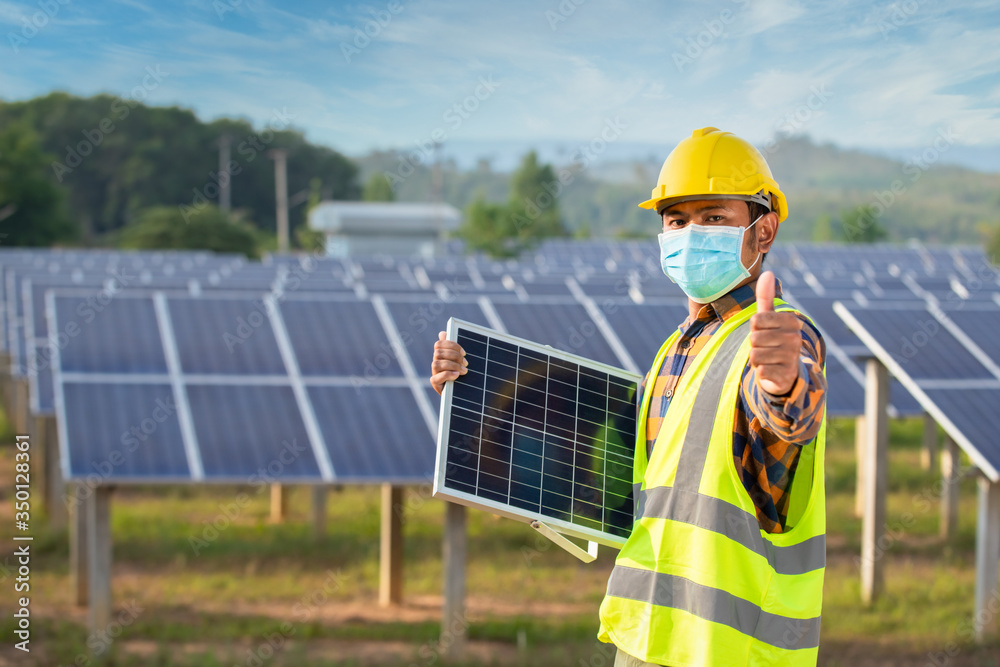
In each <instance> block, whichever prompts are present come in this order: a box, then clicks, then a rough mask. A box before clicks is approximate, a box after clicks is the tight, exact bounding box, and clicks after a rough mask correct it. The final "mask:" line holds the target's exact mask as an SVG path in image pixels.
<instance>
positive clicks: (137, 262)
mask: <svg viewBox="0 0 1000 667" xmlns="http://www.w3.org/2000/svg"><path fill="white" fill-rule="evenodd" d="M767 267H768V268H772V269H774V270H775V271H776V273H777V274H778V277H779V279H780V280H781V281H782V283H783V286H784V292H785V297H786V298H787V299H788V300H790V301H792V302H793V303H796V304H799V305H800V307H802V309H803V310H805V311H806V312H807V313H808V314H810V315H811V316H812V317H813V318H814V320H815V321H816V323H817V324H818V325H819V327H820V329H821V330H822V331H823V333H824V338H825V340H826V342H827V346H828V355H827V358H828V368H827V375H828V379H829V384H830V393H829V396H828V410H829V412H830V414H833V415H857V414H861V412H862V408H863V406H862V400H863V398H862V397H863V386H862V381H863V369H862V367H861V362H860V359H861V358H863V357H865V356H868V355H870V354H871V352H870V351H869V350H868V346H867V345H866V344H865V343H864V342H862V341H861V340H860V339H859V338H858V336H857V335H856V334H854V333H852V332H851V331H850V330H849V329H848V328H847V327H845V326H844V324H843V322H842V321H841V320H840V319H839V318H838V317H837V316H836V315H835V314H834V313H833V310H832V307H833V303H834V302H835V301H837V300H840V301H843V302H845V303H851V304H857V305H859V306H860V307H865V306H866V305H870V306H872V307H873V308H877V307H878V306H879V305H880V304H884V303H906V304H915V305H916V306H917V307H919V306H920V304H923V303H925V302H926V301H927V300H928V299H937V300H938V301H939V302H940V303H942V304H944V306H955V307H956V308H957V307H958V306H964V307H966V312H971V310H972V306H975V307H976V308H983V309H987V308H992V307H994V306H996V305H997V304H998V303H1000V296H998V294H1000V280H998V276H997V272H996V270H995V269H994V268H992V267H990V266H989V264H988V262H987V261H986V259H985V257H984V256H983V254H982V252H981V251H980V250H978V249H973V248H925V247H921V246H914V247H907V248H899V247H888V246H871V247H849V248H847V247H831V246H814V245H794V246H791V245H787V246H785V247H784V248H781V247H778V248H775V249H774V250H772V252H771V253H769V256H768V258H767ZM0 271H2V274H3V275H2V278H3V280H2V289H0V296H2V299H3V302H2V304H0V319H2V322H0V346H2V348H3V349H4V350H6V351H7V353H8V354H9V355H10V359H11V368H10V370H11V373H12V375H14V376H15V377H19V378H24V379H25V380H26V381H27V382H28V384H29V387H30V391H31V409H32V411H33V412H34V413H36V414H46V413H48V412H50V411H51V410H52V409H54V407H55V406H56V404H57V402H58V401H56V400H55V397H56V396H57V394H58V385H59V384H60V383H59V382H56V383H53V379H54V377H55V376H54V374H53V370H56V371H57V373H56V375H58V374H59V373H62V371H65V376H64V377H63V379H62V380H61V383H62V385H64V387H63V389H68V391H63V399H62V400H63V405H64V409H65V414H64V415H62V416H63V417H64V418H65V419H64V420H63V421H66V420H70V419H76V418H79V419H81V420H85V416H86V415H89V416H90V417H91V418H92V417H93V415H100V416H101V420H103V421H105V422H107V423H108V424H109V425H107V426H104V427H99V426H93V427H91V428H92V429H98V428H108V429H110V430H109V431H108V432H107V433H104V432H96V431H95V432H88V431H85V430H84V431H80V432H81V433H88V436H87V441H88V442H89V443H90V444H87V445H81V447H84V449H83V450H81V451H85V452H86V453H87V454H86V456H84V458H82V459H81V458H80V457H79V456H77V457H76V458H74V459H72V461H71V460H70V457H69V454H72V453H73V452H75V451H76V450H75V445H73V444H72V442H70V443H68V444H66V445H64V447H68V448H69V449H71V450H72V452H71V451H67V452H66V453H67V456H66V457H64V458H65V462H66V463H67V464H68V465H70V467H71V470H70V472H71V474H73V475H82V474H85V472H86V471H87V470H88V466H89V469H90V470H91V471H92V469H93V466H94V464H95V463H97V464H100V460H98V461H90V460H84V459H86V458H87V457H90V458H93V455H98V454H102V455H105V456H108V455H110V453H109V452H108V450H107V447H109V446H116V443H118V444H117V446H120V443H121V440H122V437H123V434H124V433H126V432H129V430H130V429H131V428H132V426H135V425H136V424H139V425H140V426H141V423H142V420H144V419H147V418H149V415H150V413H151V411H152V410H153V409H155V405H156V400H157V399H161V398H163V396H170V397H172V399H173V400H175V401H176V400H177V399H178V398H179V397H181V395H182V394H183V395H186V396H187V402H188V404H189V405H190V411H189V412H188V416H186V417H184V420H179V419H178V420H177V423H176V425H175V426H167V425H166V422H164V424H162V425H161V424H157V427H156V434H155V437H154V436H152V435H151V436H149V438H150V439H151V441H155V442H159V441H161V440H163V441H167V440H169V441H170V444H169V445H163V447H164V448H165V450H164V451H165V452H166V451H169V452H171V453H170V454H169V456H168V455H167V454H166V453H164V454H163V456H165V457H167V459H168V460H164V461H160V460H159V459H155V460H154V459H151V460H150V462H149V463H148V464H146V463H143V464H140V463H139V460H138V458H137V457H140V456H142V454H139V453H137V452H139V451H141V448H136V449H135V452H133V453H131V456H132V457H133V462H132V463H131V464H130V465H131V466H133V468H134V469H133V468H128V466H124V465H122V466H118V467H116V468H115V470H114V471H113V474H114V475H118V476H120V478H121V479H122V480H125V479H135V480H139V479H142V480H145V479H151V478H152V477H153V476H161V477H169V478H171V479H175V478H176V479H182V478H183V479H198V474H199V473H198V466H197V464H196V461H197V458H198V456H196V452H197V453H198V454H199V455H200V458H201V461H202V463H201V474H202V475H203V476H204V479H220V480H221V479H236V478H240V477H241V476H242V475H243V474H244V473H246V472H247V471H248V470H249V468H248V467H246V466H244V465H243V464H242V463H239V464H237V463H235V462H231V461H232V460H234V459H239V458H240V457H241V456H243V453H244V452H251V453H252V452H256V453H253V454H252V455H250V456H249V458H248V459H247V460H251V461H258V462H259V461H260V459H261V457H262V456H264V457H266V456H268V455H272V454H273V456H272V458H273V457H274V456H278V455H279V454H280V453H281V449H280V448H281V441H282V440H288V439H289V438H294V439H296V442H297V443H298V444H301V443H303V442H306V443H308V444H309V449H308V451H309V452H311V454H308V455H307V454H303V455H302V457H300V459H297V460H296V461H297V462H296V463H295V464H294V465H291V466H290V467H289V468H288V471H289V473H288V474H289V475H292V476H293V477H294V478H296V479H303V480H306V479H308V480H317V481H319V480H323V481H325V480H327V479H357V480H375V479H376V477H378V476H380V475H381V476H382V477H388V476H389V475H403V476H405V478H406V479H408V480H412V479H416V478H417V477H421V476H422V481H426V480H427V479H429V478H430V475H431V474H432V472H433V471H432V470H431V467H432V461H430V458H428V463H426V465H423V466H418V465H416V464H415V463H413V462H411V463H409V464H405V465H404V464H403V463H402V462H403V461H405V460H406V459H405V457H403V458H401V457H400V456H397V455H396V454H395V453H396V452H402V451H407V450H406V448H410V449H412V450H413V451H421V452H424V453H427V452H431V451H432V448H433V438H432V431H433V428H432V427H433V426H434V424H433V422H434V413H435V412H436V411H435V409H434V407H435V406H436V404H437V401H438V397H437V395H436V394H435V393H433V391H432V390H430V388H429V386H428V384H427V382H426V375H427V372H428V369H429V366H430V358H431V352H432V346H433V342H434V341H435V340H436V338H437V332H438V331H440V330H442V329H444V327H445V324H446V322H447V320H448V318H449V317H450V316H455V317H458V318H460V319H463V320H466V321H469V322H472V323H476V324H480V325H484V326H488V327H490V328H492V329H494V330H496V331H499V332H506V333H509V334H512V335H515V336H519V337H521V338H526V339H529V340H533V341H537V342H540V343H544V344H548V345H551V346H552V347H554V348H556V349H559V350H562V351H565V352H569V353H573V354H576V355H579V356H583V357H586V358H589V359H593V360H595V361H598V362H600V363H603V364H607V365H610V366H615V367H620V368H624V369H627V370H628V371H630V372H635V373H642V372H644V371H645V370H646V368H647V367H648V366H649V364H650V363H651V361H652V359H653V356H654V354H655V352H656V350H657V349H658V348H659V346H660V344H661V343H662V342H663V340H664V339H665V338H666V337H667V336H668V335H669V334H670V332H671V331H672V330H673V329H674V328H675V327H676V326H677V324H678V323H679V322H680V321H682V320H683V318H684V317H685V316H686V312H687V301H686V298H685V297H684V295H683V294H682V293H681V292H680V290H679V289H678V288H677V287H676V286H675V285H674V284H672V283H671V282H670V281H669V280H667V279H666V278H665V277H664V276H663V274H662V272H661V271H660V269H659V262H658V255H657V250H656V246H655V243H653V242H652V241H650V242H613V241H589V242H570V241H553V242H549V243H546V244H545V245H543V246H542V247H541V248H539V249H538V250H537V251H536V252H533V253H529V254H527V255H525V256H522V257H521V258H520V259H519V260H516V261H514V260H505V261H497V260H491V259H488V258H485V257H482V256H462V255H457V254H456V255H448V256H443V257H437V258H430V259H426V258H421V259H414V258H400V257H391V256H371V257H354V258H344V259H333V258H316V257H273V258H269V259H268V260H266V261H265V262H249V261H246V260H245V259H243V258H241V257H237V256H227V255H213V254H211V253H199V252H195V253H184V252H119V251H89V250H86V251H85V250H72V251H70V250H22V249H10V248H6V249H0ZM47 297H50V298H52V299H54V300H55V301H54V306H55V307H54V311H55V312H54V313H52V317H54V319H52V318H48V317H47V312H46V309H45V308H44V307H43V304H44V303H45V301H46V298H47ZM268 300H270V301H274V302H276V303H278V304H279V307H278V308H277V312H278V314H279V315H280V321H278V320H277V319H275V318H272V317H270V316H269V310H268V308H267V307H266V306H265V305H263V304H266V303H267V302H268ZM160 302H162V303H163V304H165V306H157V305H156V304H157V303H160ZM166 316H169V324H170V331H171V334H170V335H164V333H163V331H164V329H163V326H164V322H165V317H166ZM963 316H964V315H962V314H961V313H959V314H957V315H956V317H959V318H961V317H963ZM963 326H964V325H963ZM970 326H972V325H970ZM241 333H242V334H248V333H249V336H248V337H246V338H244V337H243V336H241ZM989 345H990V343H985V347H989ZM984 349H985V348H984ZM57 362H58V367H57ZM126 385H127V386H128V387H129V388H130V389H132V390H134V391H133V392H132V393H130V394H129V398H128V399H127V400H126V399H122V401H121V402H119V401H118V399H117V398H115V396H116V395H117V394H116V392H118V393H121V392H122V386H126ZM87 390H92V394H93V395H88V391H87ZM161 390H162V391H161ZM195 399H197V400H195ZM88 401H89V402H88ZM215 401H217V402H218V403H219V405H220V406H222V407H220V408H219V409H214V408H213V402H215ZM891 402H892V404H893V412H894V414H897V415H904V414H917V413H920V412H923V411H924V409H925V407H924V406H922V405H921V403H920V402H918V401H917V400H915V399H914V397H913V396H911V395H910V393H909V392H908V391H906V388H905V387H903V386H902V385H900V384H894V385H893V388H892V396H891ZM195 403H197V405H196V404H195ZM229 404H232V405H239V406H240V407H239V408H238V410H242V411H244V413H245V414H246V419H245V421H243V422H241V423H243V424H258V421H259V415H258V414H255V413H264V414H267V415H270V411H272V410H273V412H274V413H275V414H274V417H273V418H271V419H269V420H267V421H269V422H270V423H271V424H278V425H279V426H278V427H276V428H278V431H280V435H282V437H281V438H279V439H278V440H277V441H275V442H270V441H269V440H268V439H269V438H272V436H273V437H277V436H278V435H279V433H274V432H272V431H269V430H268V429H269V428H271V427H270V426H265V425H259V428H258V427H257V426H255V427H253V428H248V427H245V426H240V425H237V424H235V423H229V422H226V421H225V420H227V419H228V420H233V421H235V420H241V419H243V417H242V416H240V414H236V413H235V412H234V413H233V414H229V413H228V412H227V410H232V411H236V410H237V408H231V409H230V408H227V407H225V406H226V405H229ZM127 405H132V408H126V407H125V406H127ZM116 406H118V407H116ZM387 406H389V407H388V408H387ZM140 408H145V413H143V410H140ZM310 410H311V412H312V414H313V415H314V416H315V419H313V418H312V417H310V416H309V413H310ZM387 413H389V414H393V415H394V419H393V420H391V423H387V420H386V419H385V417H384V416H385V414H387ZM241 414H242V413H241ZM227 415H228V416H227ZM136 419H139V422H136ZM91 421H95V420H93V419H91ZM227 424H228V425H227ZM147 426H149V423H148V422H147ZM81 428H83V425H81ZM64 430H65V429H64ZM68 433H69V434H72V433H77V429H76V428H75V426H74V428H72V429H69V430H68ZM143 435H146V434H143ZM72 437H74V436H72V435H70V438H72ZM136 437H137V438H138V436H136ZM109 442H110V443H111V444H110V445H109V444H108V443H109ZM129 442H130V443H131V441H129ZM140 442H145V441H142V440H140ZM234 442H235V443H237V444H235V445H234V444H232V443H234ZM265 442H269V443H270V444H268V445H267V446H268V447H270V448H271V449H261V448H262V447H263V446H264V444H263V443H265ZM380 442H384V443H388V444H378V443H380ZM98 443H104V444H98ZM359 443H360V444H359ZM86 447H91V448H92V449H86ZM101 447H103V448H105V449H101ZM213 448H218V451H217V452H216V450H215V449H213ZM255 448H256V449H255ZM365 448H366V449H367V451H366V452H365V453H364V454H356V453H354V451H353V450H355V449H365ZM383 448H385V449H384V451H383ZM209 449H211V450H212V453H209ZM181 454H183V456H181ZM157 456H159V454H158V455H157ZM324 456H326V457H327V458H328V459H329V462H330V464H331V465H330V466H329V467H330V468H332V469H333V473H332V474H331V473H330V472H329V470H328V467H327V466H326V465H325V464H324V463H323V461H324ZM359 456H360V457H362V458H357V457H359ZM352 457H354V458H352ZM364 457H370V458H364ZM286 458H287V455H286ZM268 460H270V459H268ZM216 461H218V464H216ZM161 466H162V467H161ZM241 466H242V467H241ZM393 466H396V467H393ZM224 467H228V468H227V469H226V472H225V474H223V468H224ZM229 468H231V469H229ZM154 470H155V471H156V473H155V475H154V473H153V472H152V471H154ZM144 471H145V472H144ZM88 474H89V473H88ZM282 474H284V472H283V473H282ZM227 475H228V477H227ZM341 475H343V477H341ZM395 479H401V478H399V477H396V478H395Z"/></svg>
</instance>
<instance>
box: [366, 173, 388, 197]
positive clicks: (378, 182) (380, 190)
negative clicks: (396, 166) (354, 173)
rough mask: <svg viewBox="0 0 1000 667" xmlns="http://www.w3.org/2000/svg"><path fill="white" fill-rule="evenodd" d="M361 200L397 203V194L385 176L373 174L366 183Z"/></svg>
mask: <svg viewBox="0 0 1000 667" xmlns="http://www.w3.org/2000/svg"><path fill="white" fill-rule="evenodd" d="M361 198H362V199H364V200H365V201H396V193H395V192H393V191H392V185H390V184H389V179H387V178H386V177H385V176H384V175H383V174H372V175H371V176H369V177H368V180H367V181H366V182H365V188H364V190H363V191H362V193H361Z"/></svg>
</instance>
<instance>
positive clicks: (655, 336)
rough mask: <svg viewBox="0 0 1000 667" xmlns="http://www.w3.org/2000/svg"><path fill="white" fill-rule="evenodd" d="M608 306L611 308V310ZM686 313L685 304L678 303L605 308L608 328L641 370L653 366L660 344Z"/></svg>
mask: <svg viewBox="0 0 1000 667" xmlns="http://www.w3.org/2000/svg"><path fill="white" fill-rule="evenodd" d="M611 308H613V309H614V310H613V311H611ZM687 314H688V309H687V306H684V305H680V304H672V305H641V306H640V305H636V304H620V305H614V306H610V307H608V308H606V309H605V315H606V316H607V318H608V322H609V323H610V324H611V328H612V329H614V330H615V333H616V334H618V338H619V339H620V340H621V342H622V344H623V345H624V346H625V349H626V350H628V352H629V354H630V355H631V356H632V359H633V360H634V361H635V363H637V364H638V365H639V369H640V370H641V371H643V372H645V371H647V370H648V369H649V368H650V367H651V366H652V365H653V359H655V358H656V353H657V352H658V351H659V350H660V346H661V345H663V342H664V341H665V340H667V338H669V337H670V335H671V334H672V333H673V332H674V331H676V330H677V327H678V326H680V324H681V323H682V322H683V321H684V318H686V317H687Z"/></svg>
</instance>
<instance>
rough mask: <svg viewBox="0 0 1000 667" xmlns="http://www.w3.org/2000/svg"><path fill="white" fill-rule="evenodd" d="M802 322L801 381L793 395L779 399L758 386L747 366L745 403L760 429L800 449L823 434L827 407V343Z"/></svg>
mask: <svg viewBox="0 0 1000 667" xmlns="http://www.w3.org/2000/svg"><path fill="white" fill-rule="evenodd" d="M799 317H800V318H801V319H802V331H801V335H802V351H801V354H800V356H799V377H798V379H797V380H795V384H793V385H792V389H791V391H789V393H788V394H786V395H784V396H775V395H774V394H771V393H768V392H766V391H764V390H763V389H762V388H761V387H760V386H759V385H758V384H757V372H756V370H755V369H753V368H751V367H750V365H749V364H747V368H746V370H745V371H744V372H743V384H742V394H743V401H744V402H745V404H746V406H747V407H748V408H749V409H750V411H751V412H752V413H753V415H754V416H755V417H757V419H759V420H760V425H761V426H762V427H763V428H765V429H767V430H768V431H770V432H771V433H773V434H774V435H775V436H777V438H779V439H780V440H782V441H784V442H787V443H792V444H796V445H804V444H807V443H808V442H810V441H811V440H812V439H813V438H815V437H816V434H817V433H819V427H820V424H821V423H822V421H823V408H824V406H825V404H826V378H825V377H824V376H823V365H824V363H825V362H826V343H825V342H824V341H823V337H822V336H820V334H819V331H817V330H816V327H814V326H813V325H812V323H811V322H810V321H809V320H808V319H806V318H805V317H804V316H802V315H799Z"/></svg>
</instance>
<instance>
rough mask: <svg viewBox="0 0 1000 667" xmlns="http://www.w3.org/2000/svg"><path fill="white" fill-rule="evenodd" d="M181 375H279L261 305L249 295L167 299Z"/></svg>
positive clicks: (270, 331)
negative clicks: (243, 297) (233, 297)
mask: <svg viewBox="0 0 1000 667" xmlns="http://www.w3.org/2000/svg"><path fill="white" fill-rule="evenodd" d="M168 304H169V306H170V319H171V320H172V321H173V325H174V336H175V338H176V340H177V351H178V354H179V356H180V360H181V368H182V369H183V370H184V372H185V373H211V374H226V375H241V374H259V375H284V374H285V364H284V362H283V361H282V359H281V352H280V351H279V350H278V343H277V341H276V340H275V338H274V330H273V329H272V328H271V322H270V319H269V318H268V316H267V312H268V311H267V308H266V307H265V306H264V305H263V304H262V303H261V302H260V301H259V300H254V299H228V298H227V299H218V298H171V299H168Z"/></svg>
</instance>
